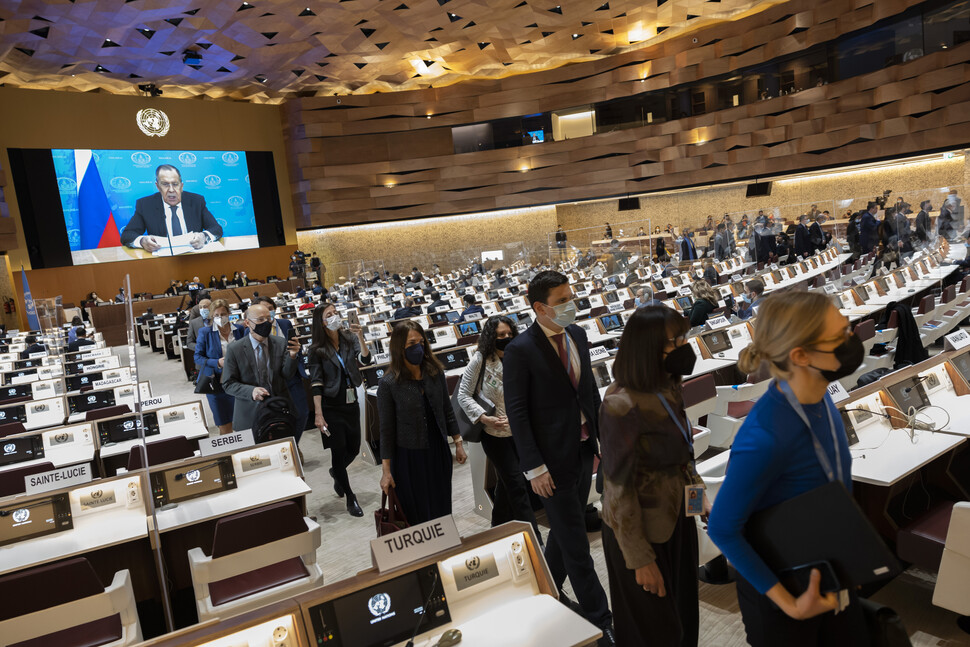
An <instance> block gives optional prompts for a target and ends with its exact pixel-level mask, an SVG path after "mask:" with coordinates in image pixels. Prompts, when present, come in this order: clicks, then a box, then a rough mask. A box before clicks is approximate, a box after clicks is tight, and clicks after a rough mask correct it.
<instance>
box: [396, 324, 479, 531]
mask: <svg viewBox="0 0 970 647" xmlns="http://www.w3.org/2000/svg"><path fill="white" fill-rule="evenodd" d="M390 346H391V348H390V350H391V363H390V366H389V367H388V370H387V372H386V373H384V377H382V378H381V381H380V385H379V386H378V387H377V412H378V416H379V418H380V426H381V463H382V468H383V475H382V476H381V489H382V490H384V492H388V491H389V490H390V488H392V487H393V488H396V491H397V495H398V498H399V499H400V500H401V506H402V507H403V508H404V514H405V515H406V516H407V520H408V522H410V523H411V524H412V525H413V524H416V523H423V522H425V521H430V520H431V519H436V518H438V517H443V516H445V515H448V514H451V472H452V465H451V461H452V457H451V450H450V449H449V448H448V436H451V437H452V439H453V440H454V441H455V458H456V459H457V460H458V462H459V463H464V462H465V460H466V459H467V458H468V457H467V456H466V454H465V449H464V448H463V447H462V439H461V434H459V433H458V423H457V422H455V412H454V410H453V409H452V408H451V401H450V399H449V397H448V386H447V385H446V383H445V369H444V366H442V365H441V362H439V361H438V358H437V357H435V356H434V353H432V352H431V344H430V343H428V337H427V335H426V334H425V332H424V328H422V327H421V324H419V323H417V322H415V321H411V320H407V321H402V322H400V323H399V324H397V325H396V326H394V331H393V332H392V333H391V344H390Z"/></svg>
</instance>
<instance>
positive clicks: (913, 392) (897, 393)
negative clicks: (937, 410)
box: [886, 375, 930, 414]
mask: <svg viewBox="0 0 970 647" xmlns="http://www.w3.org/2000/svg"><path fill="white" fill-rule="evenodd" d="M922 379H923V378H920V377H917V376H915V375H914V376H913V377H910V378H907V379H905V380H902V381H901V382H897V383H896V384H893V385H892V386H889V387H887V389H886V390H887V391H889V394H890V395H892V396H893V400H895V401H896V406H897V407H899V410H900V411H902V412H903V414H907V413H908V412H909V410H910V409H911V408H912V409H915V410H916V411H919V410H920V409H922V408H923V407H928V406H930V399H929V397H928V396H927V395H926V389H924V388H923V383H922Z"/></svg>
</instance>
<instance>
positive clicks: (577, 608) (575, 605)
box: [559, 591, 586, 618]
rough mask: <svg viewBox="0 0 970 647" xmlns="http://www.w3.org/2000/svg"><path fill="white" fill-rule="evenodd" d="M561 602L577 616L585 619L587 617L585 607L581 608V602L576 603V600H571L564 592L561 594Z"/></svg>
mask: <svg viewBox="0 0 970 647" xmlns="http://www.w3.org/2000/svg"><path fill="white" fill-rule="evenodd" d="M559 601H560V602H562V603H563V604H564V605H566V606H567V607H568V608H569V610H570V611H572V612H573V613H575V614H576V615H578V616H580V617H583V618H585V617H586V614H585V612H584V611H583V607H581V606H579V602H576V601H575V600H573V599H571V598H570V597H569V596H568V595H566V594H565V593H563V592H562V591H560V592H559Z"/></svg>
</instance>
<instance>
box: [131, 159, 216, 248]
mask: <svg viewBox="0 0 970 647" xmlns="http://www.w3.org/2000/svg"><path fill="white" fill-rule="evenodd" d="M155 187H156V188H157V189H158V192H157V193H153V194H151V195H148V196H145V197H143V198H139V199H138V201H137V202H136V203H135V215H133V216H132V217H131V220H130V221H129V222H128V224H127V225H125V228H124V230H123V231H122V232H121V244H122V245H126V246H128V247H140V248H142V249H144V250H145V251H148V252H155V251H157V250H159V249H162V248H164V247H169V246H170V245H172V238H173V237H176V236H185V235H188V236H189V238H188V243H189V244H190V245H191V246H192V247H193V248H194V249H202V247H203V246H204V245H205V244H206V243H209V242H212V241H216V240H219V239H220V238H222V225H220V224H219V223H218V222H216V219H215V217H214V216H213V215H212V213H210V211H209V209H208V208H207V207H206V206H205V198H203V197H202V196H201V195H199V194H198V193H190V192H188V191H183V190H182V187H183V184H182V174H181V173H180V172H179V170H178V169H177V168H175V167H174V166H172V165H171V164H162V165H160V166H159V167H158V168H156V169H155Z"/></svg>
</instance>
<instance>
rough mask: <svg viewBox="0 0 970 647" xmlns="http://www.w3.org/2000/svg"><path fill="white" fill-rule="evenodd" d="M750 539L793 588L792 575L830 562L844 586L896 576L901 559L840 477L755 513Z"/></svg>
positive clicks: (748, 532) (747, 529)
mask: <svg viewBox="0 0 970 647" xmlns="http://www.w3.org/2000/svg"><path fill="white" fill-rule="evenodd" d="M745 537H746V538H747V540H748V542H749V543H750V544H751V546H752V547H753V548H754V550H755V552H757V553H758V555H759V556H760V557H761V559H763V560H764V561H765V563H766V564H767V565H768V567H769V568H770V569H771V570H772V572H774V573H776V574H779V578H780V579H781V580H782V583H783V584H785V586H786V587H789V591H790V592H791V593H792V594H794V595H798V594H800V593H801V592H802V591H801V590H792V588H791V587H792V586H793V580H792V578H791V577H790V576H787V577H786V576H785V575H784V574H789V575H790V573H791V572H792V571H797V570H798V569H800V568H802V567H805V566H806V565H812V564H817V563H819V562H828V563H829V564H830V565H831V566H832V569H833V571H834V573H835V576H836V577H837V578H838V580H839V585H840V586H841V587H842V588H849V587H854V586H864V585H866V584H872V583H874V582H880V581H885V580H889V579H892V578H893V577H895V576H896V575H898V574H899V573H900V572H901V570H902V569H901V568H900V565H899V562H898V561H897V560H896V557H895V556H894V555H893V553H892V552H891V551H890V550H889V548H887V547H886V544H885V542H883V540H882V538H881V537H880V536H879V534H878V533H877V532H876V529H875V528H873V527H872V524H870V523H869V520H868V519H866V517H865V515H864V514H863V513H862V510H861V509H860V508H859V506H858V505H857V504H856V502H855V501H853V499H852V497H851V495H850V494H849V493H848V491H847V490H846V489H845V486H843V485H842V483H840V482H839V481H832V482H830V483H827V484H825V485H823V486H821V487H818V488H815V489H814V490H810V491H808V492H805V493H804V494H800V495H798V496H796V497H793V498H791V499H789V500H787V501H783V502H781V503H779V504H777V505H774V506H772V507H770V508H766V509H764V510H759V511H758V512H756V513H754V514H753V515H751V518H750V519H749V520H748V523H747V525H746V526H745Z"/></svg>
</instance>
